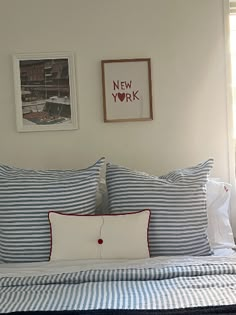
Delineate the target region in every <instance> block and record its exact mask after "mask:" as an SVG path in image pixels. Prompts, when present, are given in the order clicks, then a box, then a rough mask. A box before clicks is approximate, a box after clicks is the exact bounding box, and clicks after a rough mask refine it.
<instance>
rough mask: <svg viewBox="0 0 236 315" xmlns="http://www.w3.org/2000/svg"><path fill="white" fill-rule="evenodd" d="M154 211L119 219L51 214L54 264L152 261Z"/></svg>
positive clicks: (52, 257)
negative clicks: (150, 228) (150, 232)
mask: <svg viewBox="0 0 236 315" xmlns="http://www.w3.org/2000/svg"><path fill="white" fill-rule="evenodd" d="M149 217H150V210H143V211H139V212H136V213H131V214H130V213H129V214H115V215H65V214H62V213H58V212H53V211H52V212H49V221H50V225H51V256H50V260H76V259H139V258H147V257H149V256H150V255H149V247H148V225H149Z"/></svg>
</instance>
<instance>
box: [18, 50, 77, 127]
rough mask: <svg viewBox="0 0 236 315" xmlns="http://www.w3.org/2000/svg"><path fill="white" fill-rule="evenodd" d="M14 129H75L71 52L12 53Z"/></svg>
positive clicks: (73, 75) (74, 85)
mask: <svg viewBox="0 0 236 315" xmlns="http://www.w3.org/2000/svg"><path fill="white" fill-rule="evenodd" d="M13 70H14V83H15V103H16V125H17V131H19V132H27V131H50V130H72V129H77V128H78V117H77V97H76V81H75V65H74V55H73V53H70V52H69V53H64V52H63V53H60V52H57V53H22V54H15V55H13Z"/></svg>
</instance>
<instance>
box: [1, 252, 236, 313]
mask: <svg viewBox="0 0 236 315" xmlns="http://www.w3.org/2000/svg"><path fill="white" fill-rule="evenodd" d="M230 304H236V258H233V257H232V258H224V257H218V258H217V257H206V258H203V257H196V258H191V257H182V258H181V257H172V258H167V257H161V258H151V259H144V260H140V261H119V262H117V261H111V262H101V261H100V262H91V261H83V262H78V261H73V262H58V263H55V262H54V263H53V262H52V263H50V262H47V263H41V264H37V263H28V264H18V265H17V264H9V265H4V264H3V265H0V313H3V314H4V313H10V312H26V311H27V312H28V311H49V310H53V311H60V310H102V309H104V310H107V309H132V310H152V309H163V310H166V309H176V308H190V307H199V306H212V305H214V306H217V305H230Z"/></svg>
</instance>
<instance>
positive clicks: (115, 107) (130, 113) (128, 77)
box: [101, 58, 153, 122]
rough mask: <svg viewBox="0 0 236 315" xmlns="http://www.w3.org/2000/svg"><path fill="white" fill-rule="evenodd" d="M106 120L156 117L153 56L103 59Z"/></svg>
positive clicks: (119, 120) (141, 119)
mask: <svg viewBox="0 0 236 315" xmlns="http://www.w3.org/2000/svg"><path fill="white" fill-rule="evenodd" d="M101 66H102V89H103V112H104V122H129V121H148V120H153V109H152V80H151V59H150V58H138V59H114V60H102V61H101Z"/></svg>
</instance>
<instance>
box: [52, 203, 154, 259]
mask: <svg viewBox="0 0 236 315" xmlns="http://www.w3.org/2000/svg"><path fill="white" fill-rule="evenodd" d="M144 211H148V212H149V218H148V225H147V246H148V254H149V257H150V247H149V225H150V218H151V210H150V209H143V210H140V211H135V212H126V213H108V214H96V213H95V214H74V213H62V212H59V211H53V210H52V211H49V212H48V221H49V226H50V255H49V260H50V259H51V255H52V225H51V221H50V218H49V215H50V213H56V214H60V215H64V216H74V217H107V216H110V217H114V216H121V215H122V216H124V215H130V214H137V213H141V212H144ZM99 240H100V239H99ZM99 240H98V241H99ZM99 244H101V243H99Z"/></svg>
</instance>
